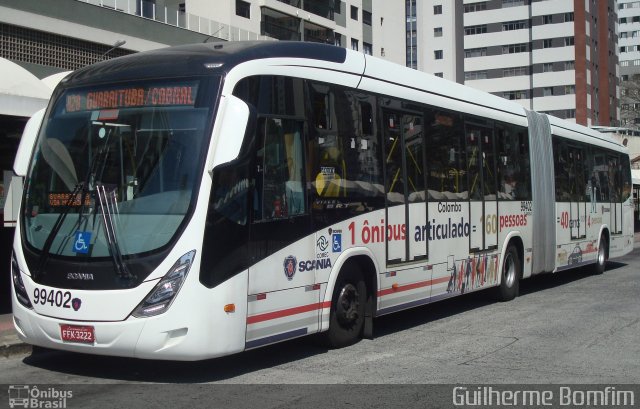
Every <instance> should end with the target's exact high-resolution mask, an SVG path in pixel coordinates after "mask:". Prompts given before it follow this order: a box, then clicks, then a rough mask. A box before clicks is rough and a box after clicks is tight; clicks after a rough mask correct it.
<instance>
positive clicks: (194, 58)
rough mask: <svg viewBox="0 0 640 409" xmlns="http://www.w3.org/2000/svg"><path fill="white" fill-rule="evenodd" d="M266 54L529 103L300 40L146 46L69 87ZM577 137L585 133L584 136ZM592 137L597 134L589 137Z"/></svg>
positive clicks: (506, 106)
mask: <svg viewBox="0 0 640 409" xmlns="http://www.w3.org/2000/svg"><path fill="white" fill-rule="evenodd" d="M262 58H295V59H309V60H315V61H325V62H329V63H336V64H343V63H345V62H346V61H347V60H348V59H353V60H357V59H358V58H361V59H362V62H363V64H362V67H363V71H357V70H359V68H356V66H359V65H356V66H349V67H347V65H348V64H345V68H344V71H347V72H350V73H352V74H355V75H360V76H362V77H364V78H367V77H368V78H373V79H376V80H381V81H385V82H388V83H392V84H395V85H398V86H402V87H406V88H410V89H413V90H418V91H422V92H427V93H430V94H433V95H437V96H442V97H445V98H449V99H452V100H457V101H462V102H464V103H468V104H472V105H477V106H481V107H485V108H489V109H493V110H497V111H500V112H503V113H508V114H513V115H517V116H520V117H525V116H526V110H525V108H524V107H523V106H522V105H520V104H518V103H516V102H513V101H509V100H506V99H504V98H501V97H498V96H496V95H493V94H490V93H487V92H484V91H480V90H477V89H474V88H471V87H469V86H465V85H462V84H458V83H455V82H452V81H449V80H445V79H443V78H439V77H437V76H435V75H431V74H427V73H424V72H421V71H417V70H414V69H410V68H407V67H404V66H401V65H398V64H395V63H392V62H389V61H386V60H383V59H380V58H376V57H373V56H369V55H365V54H363V53H359V52H357V51H352V50H347V49H345V48H341V47H336V46H333V45H327V44H320V43H310V42H299V41H242V42H213V43H201V44H190V45H182V46H173V47H167V48H161V49H157V50H151V51H145V52H140V53H136V54H131V55H127V56H124V57H119V58H115V59H112V60H108V61H103V62H99V63H96V64H93V65H90V66H87V67H84V68H81V69H79V70H77V71H75V72H73V73H72V74H70V75H69V76H68V77H67V78H65V80H63V81H62V84H63V85H64V86H67V87H75V86H82V85H85V84H89V83H91V84H99V83H113V82H120V81H122V80H123V79H125V78H127V79H147V78H149V79H150V78H170V77H179V76H199V75H203V76H204V75H212V74H215V73H226V72H228V71H230V70H231V69H233V68H234V67H235V66H237V65H239V64H241V63H243V62H246V61H251V60H256V59H262ZM548 117H549V121H550V123H551V126H552V130H553V128H554V127H555V128H559V129H560V130H561V131H560V132H561V133H562V132H563V131H562V130H564V131H565V132H564V133H565V136H568V135H567V131H568V132H570V133H571V134H574V133H578V134H580V135H582V136H583V137H585V138H586V137H590V138H595V139H597V140H599V141H600V143H602V144H603V145H605V146H608V147H614V146H615V147H617V149H620V150H624V147H623V146H622V145H621V144H619V143H618V142H616V141H615V140H614V139H613V138H611V137H609V136H608V135H605V134H602V133H599V132H597V131H594V130H592V129H589V128H587V127H584V126H581V125H577V124H573V123H571V122H568V121H564V120H562V119H559V118H556V117H553V116H548ZM577 139H582V138H581V137H578V138H577ZM589 141H592V139H589Z"/></svg>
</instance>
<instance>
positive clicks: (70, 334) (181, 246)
mask: <svg viewBox="0 0 640 409" xmlns="http://www.w3.org/2000/svg"><path fill="white" fill-rule="evenodd" d="M14 172H15V174H16V176H17V177H23V178H24V188H23V191H24V192H23V196H22V202H21V209H20V215H19V218H18V219H19V220H18V227H17V229H16V235H15V242H14V245H13V257H12V262H11V272H12V278H13V287H12V288H13V292H12V297H13V314H14V322H15V327H16V328H17V330H18V333H19V335H20V337H21V338H22V339H23V340H24V341H26V342H28V343H30V344H33V345H36V346H41V347H47V348H53V349H60V350H67V351H77V352H82V353H91V354H103V355H116V356H128V357H138V358H149V359H170V360H199V359H206V358H212V357H217V356H222V355H227V354H232V353H236V352H240V351H244V350H248V349H252V348H256V347H260V346H264V345H268V344H272V343H275V342H279V341H283V340H287V339H291V338H295V337H300V336H303V335H307V334H314V333H322V334H320V335H319V337H324V339H325V341H326V342H327V343H328V344H329V345H330V346H332V347H340V346H345V345H349V344H352V343H354V342H356V341H357V340H359V339H361V338H371V337H372V335H373V322H374V318H375V317H378V316H381V315H384V314H388V313H391V312H394V311H399V310H403V309H407V308H410V307H415V306H419V305H424V304H427V303H431V302H434V301H437V300H442V299H445V298H449V297H454V296H456V295H460V294H466V293H470V292H473V291H478V290H482V289H488V288H492V291H493V292H494V294H495V295H496V296H497V297H498V298H499V299H501V300H510V299H512V298H514V297H516V296H517V295H518V288H519V282H520V280H522V279H525V278H528V277H530V276H532V275H536V274H539V273H543V272H548V273H552V272H559V271H561V270H565V269H570V268H574V267H578V266H583V265H587V264H591V265H593V268H594V270H595V272H597V273H602V272H603V271H604V269H605V265H606V262H607V259H609V258H610V257H617V256H621V255H624V254H626V253H628V252H630V251H631V249H632V247H633V243H632V238H633V237H632V236H633V231H632V229H633V223H632V220H633V219H632V218H633V203H632V200H631V195H630V194H631V176H630V165H629V158H628V155H627V152H626V149H625V148H624V147H623V146H621V145H620V144H618V143H616V142H614V141H613V140H612V139H610V138H609V137H607V136H606V135H603V134H600V133H598V132H595V131H591V130H589V129H587V128H584V127H581V126H577V125H575V124H571V123H568V122H565V121H562V120H559V119H555V118H553V117H550V116H547V115H544V114H539V113H536V112H532V111H528V110H526V109H524V108H523V107H522V106H521V105H519V104H516V103H514V102H511V101H508V100H505V99H502V98H499V97H497V96H492V95H489V94H486V93H483V92H481V91H477V90H473V89H471V88H467V87H464V86H462V85H459V84H455V83H451V82H449V81H446V80H443V79H440V78H437V77H434V76H431V75H427V74H424V73H420V72H418V71H415V70H411V69H408V68H404V67H400V66H398V65H395V64H392V63H389V62H386V61H383V60H380V59H376V58H373V57H371V56H369V55H364V54H361V53H357V52H354V51H351V50H345V49H343V48H339V47H334V46H329V45H322V44H312V43H289V42H252V43H223V44H221V43H214V44H198V45H190V46H179V47H170V48H166V49H161V50H155V51H150V52H144V53H139V54H135V55H131V56H126V57H122V58H117V59H114V60H110V61H105V62H101V63H98V64H95V65H92V66H89V67H86V68H83V69H80V70H78V71H76V72H74V73H72V74H70V75H69V76H68V77H67V78H65V79H64V80H63V81H62V82H61V83H60V84H59V85H58V87H57V88H56V90H55V92H54V94H53V96H52V98H51V101H50V103H49V106H48V108H47V109H46V112H44V113H43V114H41V115H39V116H38V117H37V118H34V119H33V122H32V123H30V124H29V126H28V127H27V130H26V131H25V135H24V136H23V139H22V145H21V146H20V149H19V155H18V157H17V159H16V163H15V165H14Z"/></svg>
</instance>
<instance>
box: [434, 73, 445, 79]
mask: <svg viewBox="0 0 640 409" xmlns="http://www.w3.org/2000/svg"><path fill="white" fill-rule="evenodd" d="M433 75H435V76H436V77H440V78H444V73H441V72H436V73H435V74H433Z"/></svg>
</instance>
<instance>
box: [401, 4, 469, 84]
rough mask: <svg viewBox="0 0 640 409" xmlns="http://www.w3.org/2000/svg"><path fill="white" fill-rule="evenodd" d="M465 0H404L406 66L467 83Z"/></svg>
mask: <svg viewBox="0 0 640 409" xmlns="http://www.w3.org/2000/svg"><path fill="white" fill-rule="evenodd" d="M462 6H463V3H462V0H451V1H421V0H405V8H406V14H407V19H406V20H407V61H406V65H407V67H411V68H414V69H418V70H420V71H426V72H430V73H432V74H434V75H436V76H438V77H442V78H446V79H448V80H451V81H455V82H458V83H463V82H464V61H463V55H464V54H463V53H462V50H463V47H464V43H463V38H464V37H463V28H464V27H463V20H462V17H463V13H462V10H463V7H462Z"/></svg>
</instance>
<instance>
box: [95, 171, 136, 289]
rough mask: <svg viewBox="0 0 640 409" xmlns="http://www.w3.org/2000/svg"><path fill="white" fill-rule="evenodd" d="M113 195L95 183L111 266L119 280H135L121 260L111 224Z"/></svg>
mask: <svg viewBox="0 0 640 409" xmlns="http://www.w3.org/2000/svg"><path fill="white" fill-rule="evenodd" d="M115 194H116V192H115V191H114V190H111V191H110V192H109V194H107V191H106V189H105V187H104V185H103V184H102V183H101V182H96V196H97V199H98V205H99V206H100V210H101V213H102V221H103V222H104V233H105V237H106V239H107V246H108V248H109V254H111V259H112V260H113V266H114V267H115V269H116V273H117V274H118V276H119V277H120V278H122V279H125V280H130V279H133V278H135V276H134V275H132V274H131V273H130V272H129V269H128V268H127V265H126V264H125V263H124V260H123V259H122V252H121V251H120V246H119V245H118V236H117V235H116V229H115V225H114V223H113V214H114V210H116V209H117V208H116V198H115Z"/></svg>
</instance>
